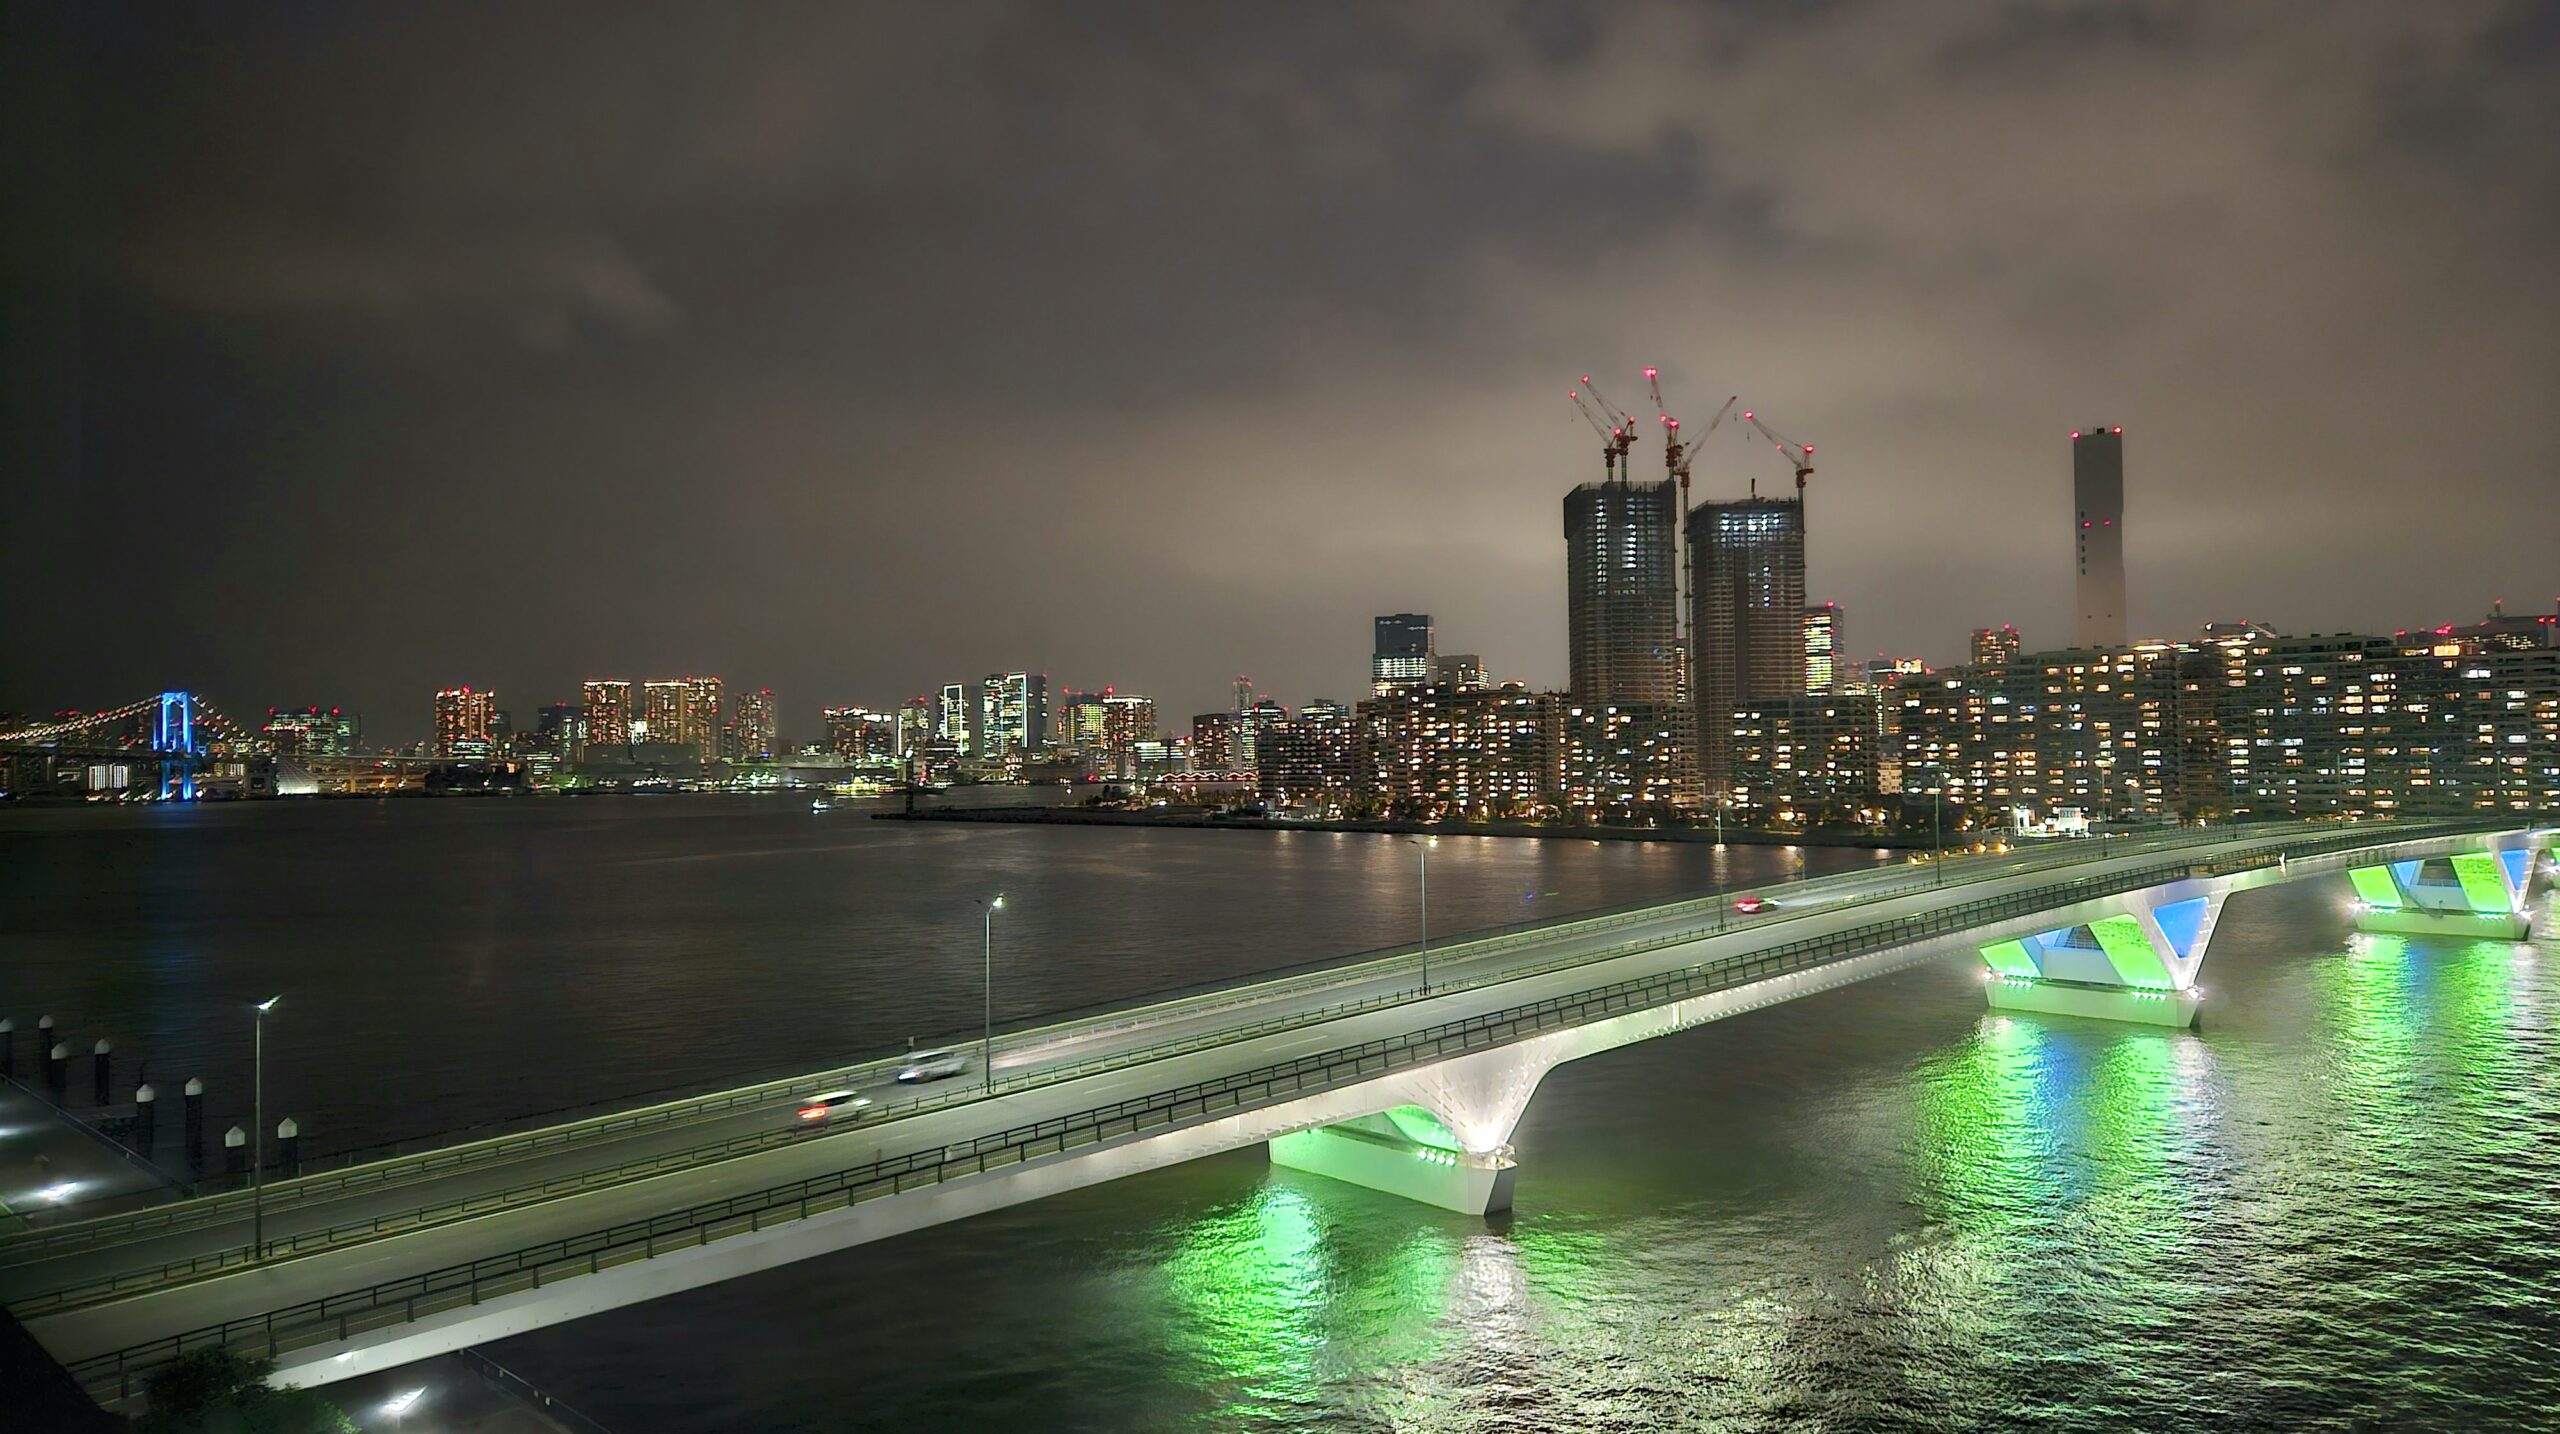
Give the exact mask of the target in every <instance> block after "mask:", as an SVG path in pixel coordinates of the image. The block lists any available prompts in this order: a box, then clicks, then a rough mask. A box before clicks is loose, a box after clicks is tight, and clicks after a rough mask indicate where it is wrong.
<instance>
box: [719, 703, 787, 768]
mask: <svg viewBox="0 0 2560 1434" xmlns="http://www.w3.org/2000/svg"><path fill="white" fill-rule="evenodd" d="M780 746H781V723H780V722H779V720H778V719H777V718H776V716H775V714H774V706H773V689H772V688H770V687H759V688H757V689H756V690H755V691H753V692H741V693H739V694H738V702H737V706H736V707H735V708H734V709H733V710H732V711H731V712H730V713H729V721H728V725H727V726H726V727H725V728H723V729H722V733H721V749H722V753H723V755H725V756H727V757H728V759H729V760H730V761H733V762H770V761H772V760H773V759H774V757H775V756H776V755H777V751H778V749H779V747H780Z"/></svg>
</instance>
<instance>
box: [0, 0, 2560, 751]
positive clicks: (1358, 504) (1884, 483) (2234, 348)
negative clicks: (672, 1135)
mask: <svg viewBox="0 0 2560 1434" xmlns="http://www.w3.org/2000/svg"><path fill="white" fill-rule="evenodd" d="M8 14H9V20H8V26H9V32H8V34H7V35H6V36H5V37H0V55H5V57H6V58H5V60H0V65H4V66H5V73H0V92H5V100H0V103H5V105H6V109H7V113H8V117H9V124H8V131H7V135H6V145H5V158H6V164H7V166H8V167H7V170H6V172H5V176H4V177H5V181H6V183H5V189H6V194H7V200H6V223H7V226H8V232H7V249H6V251H5V252H6V274H7V284H6V290H5V298H6V304H7V309H6V311H5V315H0V318H5V327H0V332H4V333H5V336H6V351H5V360H6V368H5V375H4V376H5V379H6V401H7V408H6V411H5V418H6V449H5V454H4V455H0V456H5V461H6V476H5V482H0V524H5V527H0V545H4V546H5V556H6V562H5V565H0V601H5V603H6V607H7V613H8V619H9V620H8V624H7V627H6V629H5V638H0V709H16V710H21V711H30V712H33V711H50V710H52V709H54V708H58V707H65V706H101V705H108V704H112V703H116V702H120V701H123V700H127V699H130V698H132V697H136V696H139V695H141V694H143V693H145V692H148V691H153V690H157V689H159V688H162V687H168V686H185V687H192V688H195V689H197V690H199V691H201V692H203V693H205V694H207V695H208V696H209V697H211V698H212V700H213V701H214V702H215V703H217V704H218V705H220V706H222V707H224V708H225V709H227V710H229V711H232V712H233V713H235V714H239V715H247V714H250V713H254V712H260V711H263V710H264V709H265V708H266V707H268V706H271V705H287V704H293V705H299V704H304V703H313V702H316V703H320V704H323V705H340V706H344V707H347V708H350V709H354V710H357V711H360V712H361V713H362V714H363V715H364V717H365V720H366V729H367V736H368V737H369V738H373V739H376V740H386V741H398V740H406V739H409V738H414V737H417V736H421V735H423V734H424V733H425V732H426V730H427V727H428V723H429V713H430V699H431V694H432V692H433V690H434V689H435V688H437V687H439V686H444V685H450V684H458V683H464V682H468V683H471V684H473V685H475V686H484V687H490V686H493V687H495V688H496V689H497V690H498V692H499V693H500V694H501V699H502V703H503V705H505V706H507V707H509V708H511V709H513V710H514V711H515V712H516V714H517V716H518V720H519V721H520V722H521V721H525V720H528V719H529V718H530V715H531V713H532V710H533V709H534V708H535V707H536V706H538V705H540V704H541V703H544V702H548V701H553V700H563V699H569V700H574V698H575V696H576V692H577V683H578V682H579V680H580V679H581V678H585V677H590V676H626V677H631V678H635V679H636V678H643V677H650V676H672V675H677V674H680V673H687V672H694V673H705V672H708V673H717V674H719V675H721V676H723V677H725V678H727V679H728V680H729V682H730V683H731V684H732V685H733V686H738V685H744V686H770V687H772V688H774V689H776V691H777V692H778V693H779V694H780V697H781V701H782V714H783V722H784V733H785V735H786V736H787V737H791V738H794V739H805V738H808V737H812V736H815V735H816V728H817V721H816V710H817V708H818V707H820V706H821V705H835V704H843V703H852V702H860V703H867V704H871V705H885V704H889V703H894V702H895V701H897V700H898V699H899V698H901V697H904V696H908V695H911V694H913V693H916V692H919V691H922V690H924V689H925V688H926V687H928V686H929V685H932V684H937V683H939V682H941V681H944V680H947V679H959V678H974V677H977V676H982V675H984V674H985V673H987V672H990V671H994V670H998V669H1016V668H1022V667H1029V668H1031V669H1032V670H1036V671H1045V672H1047V673H1049V674H1050V677H1051V681H1052V684H1053V686H1077V687H1084V686H1094V687H1098V686H1101V685H1102V684H1104V683H1113V684H1117V685H1118V686H1119V687H1120V688H1121V689H1123V690H1133V689H1134V690H1137V691H1141V692H1146V693H1149V694H1151V695H1153V696H1155V697H1157V698H1158V700H1159V702H1160V703H1161V705H1162V709H1163V711H1164V712H1165V714H1166V715H1167V716H1168V717H1169V718H1171V719H1174V721H1175V722H1177V723H1178V722H1179V720H1180V719H1181V718H1182V717H1184V716H1187V714H1189V713H1190V712H1193V711H1198V710H1206V709H1210V708H1215V707H1221V706H1224V705H1225V704H1226V700H1227V690H1228V685H1229V683H1230V682H1231V681H1232V679H1233V677H1234V675H1235V674H1237V673H1239V672H1241V673H1249V674H1251V675H1252V676H1253V678H1254V679H1255V680H1256V681H1257V682H1258V683H1260V684H1261V685H1262V686H1263V687H1265V688H1266V689H1270V690H1272V691H1274V692H1275V693H1276V694H1277V695H1278V696H1280V697H1281V698H1282V700H1284V701H1286V702H1289V703H1290V704H1291V705H1293V706H1294V705H1295V704H1296V703H1298V702H1299V701H1302V700H1304V699H1305V698H1307V697H1311V696H1318V695H1324V696H1333V697H1338V698H1344V699H1349V698H1352V697H1355V696H1358V695H1360V690H1361V688H1362V685H1363V682H1364V678H1365V672H1366V656H1367V650H1368V642H1369V627H1368V619H1369V617H1370V616H1371V615H1372V614H1374V613H1378V612H1391V611H1398V610H1403V609H1418V610H1423V611H1428V612H1431V613H1433V614H1435V615H1436V616H1437V618H1438V620H1439V624H1440V632H1441V646H1442V649H1443V650H1444V651H1474V652H1480V653H1482V654H1483V655H1484V657H1485V658H1486V660H1487V662H1488V664H1489V665H1490V667H1491V668H1492V669H1493V672H1494V674H1495V675H1496V676H1497V677H1505V678H1518V679H1523V680H1526V681H1529V682H1532V683H1535V684H1539V685H1545V686H1560V685H1561V684H1562V682H1563V678H1564V673H1565V645H1564V616H1565V613H1564V561H1563V559H1564V552H1563V539H1562V531H1561V519H1560V516H1559V500H1560V497H1561V495H1562V493H1563V491H1564V490H1565V488H1566V487H1568V486H1569V485H1571V484H1572V483H1575V482H1579V481H1584V480H1586V479H1589V478H1592V477H1596V476H1598V456H1597V443H1596V440H1595V439H1594V438H1593V437H1592V435H1591V434H1590V432H1589V431H1588V430H1587V429H1586V428H1585V427H1584V426H1583V425H1582V422H1581V421H1580V420H1579V419H1578V418H1576V417H1575V416H1574V415H1573V413H1572V412H1571V410H1570V409H1569V407H1568V406H1567V403H1566V400H1565V393H1566V390H1567V389H1568V388H1570V387H1573V386H1574V383H1575V380H1576V378H1577V377H1578V376H1579V375H1580V374H1583V373H1586V372H1587V373H1591V374H1593V375H1594V376H1596V377H1598V378H1599V379H1600V382H1601V385H1602V387H1603V388H1604V389H1606V390H1607V391H1608V392H1609V394H1610V396H1611V397H1612V398H1615V399H1617V400H1618V401H1619V402H1621V403H1624V404H1628V405H1631V406H1634V407H1637V408H1638V409H1639V411H1647V408H1648V406H1647V405H1646V404H1645V402H1644V399H1643V395H1642V388H1643V384H1642V380H1641V378H1640V377H1639V376H1638V371H1639V370H1640V369H1641V368H1642V367H1643V366H1644V365H1647V364H1658V365H1660V366H1661V368H1662V370H1663V374H1664V379H1665V383H1666V386H1667V388H1668V390H1669V396H1670V399H1671V402H1672V407H1673V411H1674V412H1675V413H1677V414H1679V415H1681V416H1682V417H1684V418H1685V419H1687V420H1689V421H1690V422H1691V423H1692V424H1693V425H1697V424H1702V423H1703V422H1704V420H1705V419H1706V417H1707V416H1709V415H1710V414H1711V413H1712V412H1713V411H1714V410H1715V408H1716V407H1717V405H1719V404H1720V403H1721V402H1722V401H1723V399H1724V397H1725V395H1727V394H1729V393H1740V394H1742V395H1743V396H1744V399H1745V402H1746V403H1749V404H1751V405H1752V406H1754V407H1756V408H1757V409H1758V410H1759V411H1760V412H1761V413H1762V414H1763V415H1764V416H1766V417H1767V418H1769V419H1770V420H1771V421H1773V422H1775V423H1776V424H1777V425H1778V427H1780V428H1781V429H1783V430H1786V431H1787V432H1788V433H1789V434H1791V435H1792V436H1794V437H1797V438H1800V439H1807V440H1810V441H1812V442H1813V443H1814V444H1815V447H1816V450H1817V455H1816V456H1817V459H1818V463H1819V468H1820V471H1819V473H1818V474H1817V475H1816V477H1815V478H1814V480H1813V488H1812V493H1811V511H1810V518H1809V523H1810V528H1811V569H1812V578H1811V589H1812V591H1813V593H1814V595H1815V596H1816V597H1822V598H1832V599H1836V600H1838V601H1839V602H1841V603H1842V604H1843V605H1844V606H1845V608H1846V610H1847V618H1846V624H1845V634H1844V641H1845V645H1846V647H1847V648H1848V649H1849V650H1850V651H1852V652H1855V653H1857V654H1861V655H1864V654H1869V653H1873V652H1876V651H1878V650H1879V649H1889V650H1892V651H1894V652H1897V653H1901V652H1915V653H1919V654H1922V655H1925V656H1928V657H1930V658H1932V659H1933V660H1938V661H1948V660H1954V659H1957V658H1959V657H1960V656H1961V655H1962V652H1963V649H1964V643H1965V635H1966V632H1967V631H1968V630H1969V629H1971V628H1973V627H1976V626H1981V625H1985V624H1996V623H1999V622H2003V621H2007V622H2014V623H2016V624H2017V625H2018V626H2019V627H2020V628H2021V629H2022V630H2023V632H2024V634H2025V637H2026V641H2027V643H2028V644H2029V646H2030V647H2034V646H2039V645H2046V646H2058V645H2061V644H2062V643H2063V642H2064V641H2065V640H2066V639H2067V637H2068V619H2069V610H2068V604H2069V600H2070V555H2071V544H2070V537H2069V527H2068V525H2069V522H2070V490H2069V481H2070V480H2069V462H2070V452H2069V438H2068V434H2069V431H2070V430H2071V429H2072V428H2073V427H2075V426H2081V425H2086V424H2091V423H2101V422H2103V423H2109V424H2122V425H2123V426H2124V429H2125V434H2126V444H2127V447H2126V454H2127V473H2128V489H2129V499H2128V507H2129V518H2128V523H2127V529H2128V538H2127V545H2128V558H2129V563H2130V567H2131V572H2132V618H2133V627H2134V629H2135V631H2136V632H2137V633H2143V634H2157V635H2165V636H2186V635H2191V634H2192V633H2193V631H2194V629H2195V628H2196V626H2197V625H2198V624H2200V623H2202V622H2205V621H2207V620H2211V619H2234V618H2252V619H2256V620H2260V621H2264V622H2269V623H2273V624H2275V625H2277V626H2279V627H2282V628H2285V629H2287V630H2290V631H2297V632H2311V631H2342V630H2381V631H2389V630H2391V629H2394V628H2401V627H2412V626H2417V625H2421V624H2433V623H2438V622H2446V621H2467V620H2470V619H2472V618H2475V617H2477V616H2478V615H2479V614H2480V613H2481V612H2482V611H2483V610H2485V609H2486V607H2487V606H2488V604H2489V602H2490V600H2491V599H2493V598H2505V599H2507V600H2508V602H2509V603H2510V604H2511V605H2513V606H2516V607H2525V608H2541V609H2547V608H2548V606H2549V604H2550V603H2551V602H2552V600H2553V597H2554V594H2555V593H2560V562H2555V560H2554V556H2553V553H2554V545H2553V539H2554V533H2555V530H2556V528H2560V524H2556V523H2555V520H2560V421H2555V415H2554V413H2553V411H2552V406H2553V395H2554V393H2555V390H2560V326H2555V323H2554V319H2555V316H2556V315H2560V302H2556V301H2560V266H2555V264H2554V262H2553V256H2554V253H2555V245H2556V244H2560V144H2555V143H2554V140H2553V136H2555V135H2560V7H2555V6H2551V5H2535V4H2509V5H2500V4H2470V3H2462V0H2425V3H2409V2H2408V0H2376V3H2366V4H2352V3H2350V4H2340V3H2333V0H2302V3H2293V4H2280V3H2265V4H2260V3H2251V4H2240V5H2235V4H2230V3H2227V0H2225V3H2213V0H2199V2H2198V3H2193V4H2156V5H2100V4H2074V3H2021V4H2008V5H1994V4H1978V3H1945V4H1929V5H1923V4H1915V3H1908V2H1907V0H1894V3H1884V0H1879V3H1872V4H1859V3H1837V4H1778V3H1743V4H1729V5H1700V6H1669V5H1664V6H1564V5H1522V6H1510V5H1500V4H1494V3H1461V4H1451V5H1445V6H1422V5H1397V6H1360V7H1354V6H1331V5H1277V4H1258V5H1233V6H1230V5H1217V4H1200V3H1178V4H1164V5H1148V6H1113V5H1056V4H1022V5H953V4H922V5H896V6H889V5H883V6H877V7H864V6H852V5H819V6H811V7H808V8H805V9H793V8H790V7H785V6H780V5H756V6H749V7H737V8H734V9H733V8H731V7H726V6H709V5H693V6H681V7H667V8H663V9H660V8H656V7H649V6H640V5H634V4H630V3H620V0H617V3H612V4H600V5H594V6H577V5H566V4H555V3H530V4H524V3H517V4H490V5H477V6H475V5H463V4H445V5H434V6H420V7H392V6H375V5H365V4H310V5H293V6H285V5H270V6H246V5H225V6H199V7H190V11H189V13H188V14H180V13H175V9H174V7H169V8H163V7H149V8H144V7H127V6H121V5H105V4H102V5H12V6H11V7H10V8H9V11H8ZM190 16H191V17H190ZM1648 416H1649V413H1648ZM1638 459H1639V464H1640V469H1639V471H1640V472H1643V473H1647V474H1650V473H1653V472H1655V471H1657V470H1658V465H1659V463H1660V453H1659V449H1658V448H1656V449H1653V450H1651V451H1649V452H1640V453H1639V455H1638ZM1696 472H1697V476H1698V483H1699V494H1698V496H1700V497H1709V496H1734V495H1739V494H1740V493H1741V492H1742V491H1743V489H1744V485H1745V484H1746V482H1747V481H1749V480H1750V479H1751V478H1753V477H1754V476H1756V477H1757V478H1758V479H1760V480H1761V482H1762V484H1763V486H1764V489H1767V490H1770V491H1775V490H1776V489H1778V488H1782V487H1784V486H1785V485H1786V484H1787V483H1788V481H1789V478H1788V470H1787V469H1786V466H1785V465H1784V464H1783V463H1782V462H1781V461H1780V459H1779V458H1778V457H1777V456H1776V455H1775V454H1774V453H1772V452H1770V451H1769V450H1767V449H1766V448H1764V447H1753V446H1750V445H1748V444H1746V443H1745V442H1743V441H1742V440H1740V439H1739V438H1738V437H1737V438H1730V439H1729V438H1728V437H1727V436H1725V435H1719V436H1718V438H1717V439H1716V440H1715V441H1714V442H1713V443H1712V444H1711V445H1710V447H1709V451H1708V454H1707V456H1706V457H1705V458H1703V459H1701V460H1700V461H1699V463H1698V466H1697V470H1696Z"/></svg>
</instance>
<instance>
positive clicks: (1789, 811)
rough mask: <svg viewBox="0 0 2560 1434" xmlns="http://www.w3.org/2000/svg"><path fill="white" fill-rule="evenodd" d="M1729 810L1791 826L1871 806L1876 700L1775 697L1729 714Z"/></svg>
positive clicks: (1877, 737) (1878, 731)
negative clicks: (1730, 807) (1731, 754)
mask: <svg viewBox="0 0 2560 1434" xmlns="http://www.w3.org/2000/svg"><path fill="white" fill-rule="evenodd" d="M1731 735H1732V748H1731V750H1732V753H1733V770H1734V781H1733V791H1732V797H1733V808H1734V810H1735V811H1737V812H1741V813H1745V814H1748V815H1749V816H1751V817H1753V818H1770V819H1775V820H1776V821H1778V822H1781V823H1784V824H1789V825H1794V824H1804V825H1811V824H1814V823H1817V822H1824V821H1838V822H1854V821H1857V820H1858V819H1859V814H1860V813H1862V812H1867V811H1872V810H1874V809H1876V807H1877V797H1876V794H1877V792H1878V790H1879V788H1880V786H1881V784H1880V783H1879V781H1878V780H1877V758H1878V755H1879V747H1880V745H1881V740H1882V727H1881V726H1880V724H1879V722H1878V717H1877V710H1876V698H1875V697H1874V695H1873V694H1865V695H1860V696H1854V697H1824V696H1814V695H1807V696H1803V697H1782V698H1778V699H1776V700H1774V701H1769V702H1758V703H1752V704H1749V705H1746V706H1744V707H1742V708H1741V709H1739V710H1738V711H1736V712H1735V713H1734V714H1733V732H1732V734H1731Z"/></svg>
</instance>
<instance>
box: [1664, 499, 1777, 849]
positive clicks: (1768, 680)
mask: <svg viewBox="0 0 2560 1434" xmlns="http://www.w3.org/2000/svg"><path fill="white" fill-rule="evenodd" d="M1688 525H1689V528H1688V533H1689V635H1690V641H1691V642H1692V643H1693V644H1695V648H1696V650H1695V652H1694V653H1693V654H1692V665H1691V668H1690V683H1691V686H1692V688H1693V689H1694V692H1695V697H1696V706H1697V718H1698V753H1699V763H1698V770H1699V775H1700V776H1701V777H1702V778H1704V780H1705V785H1706V790H1707V795H1708V797H1709V798H1710V799H1711V800H1712V799H1721V798H1722V796H1723V795H1724V793H1725V791H1726V790H1727V789H1728V788H1729V787H1730V786H1731V784H1732V777H1733V772H1732V761H1731V750H1732V742H1733V714H1734V710H1735V708H1736V707H1738V706H1741V705H1743V704H1746V703H1752V702H1763V701H1768V700H1770V699H1772V698H1779V697H1795V696H1801V695H1803V693H1804V690H1805V663H1804V653H1805V648H1804V499H1803V498H1801V497H1796V498H1746V499H1742V500H1739V501H1736V502H1730V503H1701V504H1699V505H1698V506H1697V507H1695V508H1692V509H1690V510H1689V516H1688Z"/></svg>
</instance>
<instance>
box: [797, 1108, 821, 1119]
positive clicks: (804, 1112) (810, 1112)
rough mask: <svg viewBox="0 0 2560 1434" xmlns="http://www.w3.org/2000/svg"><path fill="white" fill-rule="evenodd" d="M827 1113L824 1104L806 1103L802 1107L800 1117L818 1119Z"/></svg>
mask: <svg viewBox="0 0 2560 1434" xmlns="http://www.w3.org/2000/svg"><path fill="white" fill-rule="evenodd" d="M826 1113H827V1108H826V1107H825V1106H823V1105H804V1106H802V1107H800V1118H801V1119H802V1120H816V1119H817V1118H819V1117H820V1116H822V1115H825V1114H826Z"/></svg>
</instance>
